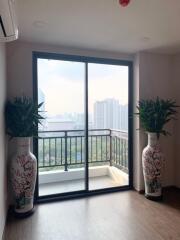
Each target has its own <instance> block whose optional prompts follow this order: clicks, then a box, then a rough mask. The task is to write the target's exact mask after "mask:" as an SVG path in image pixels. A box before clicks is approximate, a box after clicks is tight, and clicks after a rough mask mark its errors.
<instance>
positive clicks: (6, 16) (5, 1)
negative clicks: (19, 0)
mask: <svg viewBox="0 0 180 240" xmlns="http://www.w3.org/2000/svg"><path fill="white" fill-rule="evenodd" d="M17 38H18V27H17V21H16V15H15V0H0V42H10V41H14V40H16V39H17Z"/></svg>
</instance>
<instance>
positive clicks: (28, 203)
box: [5, 96, 44, 216]
mask: <svg viewBox="0 0 180 240" xmlns="http://www.w3.org/2000/svg"><path fill="white" fill-rule="evenodd" d="M42 104H43V103H41V104H36V103H35V102H34V101H33V100H32V99H31V98H29V97H25V96H23V97H16V98H14V99H13V100H12V101H7V103H6V107H5V121H6V133H7V134H8V135H9V136H10V138H16V142H17V148H16V154H15V155H14V156H13V158H12V159H11V164H10V177H11V185H12V190H13V195H14V199H15V208H14V210H15V213H16V214H18V215H19V216H21V215H22V216H24V215H28V214H30V213H31V212H33V208H34V204H33V201H34V190H35V182H36V173H37V161H36V157H35V156H34V155H33V154H32V153H31V152H30V139H31V137H37V135H38V131H37V130H38V124H41V120H42V119H44V118H43V117H42V116H41V115H40V111H39V109H40V107H41V106H42Z"/></svg>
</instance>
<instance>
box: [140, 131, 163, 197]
mask: <svg viewBox="0 0 180 240" xmlns="http://www.w3.org/2000/svg"><path fill="white" fill-rule="evenodd" d="M147 134H148V145H147V146H146V147H145V148H144V150H143V153H142V165H143V174H144V182H145V196H146V197H147V198H148V199H151V200H161V199H162V170H163V166H164V155H163V153H162V152H161V149H160V146H159V140H158V138H157V134H156V133H149V132H148V133H147Z"/></svg>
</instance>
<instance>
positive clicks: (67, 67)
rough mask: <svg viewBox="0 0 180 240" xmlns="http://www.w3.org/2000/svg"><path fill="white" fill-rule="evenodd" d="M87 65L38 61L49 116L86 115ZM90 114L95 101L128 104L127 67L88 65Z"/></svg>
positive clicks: (40, 83) (58, 61) (40, 84)
mask: <svg viewBox="0 0 180 240" xmlns="http://www.w3.org/2000/svg"><path fill="white" fill-rule="evenodd" d="M84 79H85V64H84V63H81V62H70V61H61V60H47V59H38V88H40V89H41V90H42V92H43V93H44V95H45V111H47V112H48V114H49V115H59V114H63V113H70V112H72V113H73V112H77V113H83V112H84V98H85V96H84V89H85V84H84ZM88 89H89V112H90V113H93V105H94V103H95V102H96V101H102V100H104V99H107V98H114V99H116V100H118V101H119V103H120V104H122V105H125V104H127V103H128V67H127V66H117V65H107V64H95V63H89V64H88Z"/></svg>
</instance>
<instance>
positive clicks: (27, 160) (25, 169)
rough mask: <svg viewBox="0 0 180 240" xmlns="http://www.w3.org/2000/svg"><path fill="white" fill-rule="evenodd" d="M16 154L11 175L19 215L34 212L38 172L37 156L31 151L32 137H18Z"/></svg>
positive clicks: (12, 162)
mask: <svg viewBox="0 0 180 240" xmlns="http://www.w3.org/2000/svg"><path fill="white" fill-rule="evenodd" d="M16 149H17V150H16V154H15V155H14V156H13V158H12V159H11V166H10V176H11V185H12V190H13V195H14V201H15V204H14V205H15V208H14V211H15V213H16V214H17V215H19V216H26V215H29V214H30V213H32V212H33V208H34V203H33V202H34V190H35V182H36V173H37V161H36V157H35V156H34V155H33V154H32V153H31V152H30V138H28V137H27V138H24V137H20V138H17V148H16Z"/></svg>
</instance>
